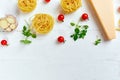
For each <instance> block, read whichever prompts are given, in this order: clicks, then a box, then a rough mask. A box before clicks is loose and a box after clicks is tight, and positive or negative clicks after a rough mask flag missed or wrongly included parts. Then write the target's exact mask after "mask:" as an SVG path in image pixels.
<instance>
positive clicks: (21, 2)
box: [18, 0, 37, 12]
mask: <svg viewBox="0 0 120 80" xmlns="http://www.w3.org/2000/svg"><path fill="white" fill-rule="evenodd" d="M36 5H37V0H18V8H19V9H20V10H21V11H23V12H31V11H33V10H34V9H35V7H36Z"/></svg>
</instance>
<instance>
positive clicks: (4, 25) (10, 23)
mask: <svg viewBox="0 0 120 80" xmlns="http://www.w3.org/2000/svg"><path fill="white" fill-rule="evenodd" d="M17 26H18V23H17V20H16V18H15V17H14V16H12V15H8V16H6V17H4V18H1V19H0V28H1V29H2V30H3V31H5V32H11V31H13V30H15V29H16V28H17Z"/></svg>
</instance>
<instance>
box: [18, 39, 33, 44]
mask: <svg viewBox="0 0 120 80" xmlns="http://www.w3.org/2000/svg"><path fill="white" fill-rule="evenodd" d="M20 42H21V43H23V44H30V43H32V41H30V40H27V39H26V40H20Z"/></svg>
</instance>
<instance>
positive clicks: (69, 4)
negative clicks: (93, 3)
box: [60, 0, 82, 13]
mask: <svg viewBox="0 0 120 80" xmlns="http://www.w3.org/2000/svg"><path fill="white" fill-rule="evenodd" d="M60 4H61V7H62V9H63V11H64V12H65V13H72V12H74V11H76V10H77V9H78V8H79V7H80V6H81V5H82V3H81V0H61V2H60Z"/></svg>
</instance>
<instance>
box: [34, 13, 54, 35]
mask: <svg viewBox="0 0 120 80" xmlns="http://www.w3.org/2000/svg"><path fill="white" fill-rule="evenodd" d="M53 26H54V19H53V17H52V16H50V15H49V14H36V15H35V17H34V19H33V20H32V29H33V30H35V31H36V32H37V33H39V34H46V33H49V32H50V31H51V30H52V29H53Z"/></svg>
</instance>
